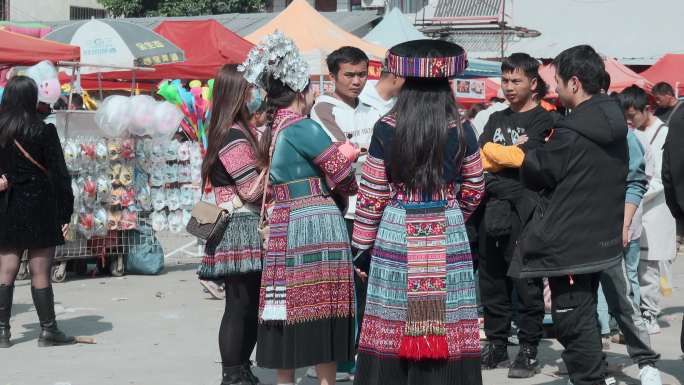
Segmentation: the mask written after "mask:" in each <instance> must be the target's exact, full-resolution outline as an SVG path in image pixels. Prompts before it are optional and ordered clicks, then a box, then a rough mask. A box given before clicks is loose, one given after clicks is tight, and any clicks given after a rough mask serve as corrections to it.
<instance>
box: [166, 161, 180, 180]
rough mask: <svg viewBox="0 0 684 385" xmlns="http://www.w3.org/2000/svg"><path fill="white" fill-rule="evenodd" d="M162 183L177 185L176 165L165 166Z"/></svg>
mask: <svg viewBox="0 0 684 385" xmlns="http://www.w3.org/2000/svg"><path fill="white" fill-rule="evenodd" d="M164 183H178V165H177V164H167V165H166V167H165V171H164Z"/></svg>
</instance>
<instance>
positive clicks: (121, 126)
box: [95, 95, 131, 154]
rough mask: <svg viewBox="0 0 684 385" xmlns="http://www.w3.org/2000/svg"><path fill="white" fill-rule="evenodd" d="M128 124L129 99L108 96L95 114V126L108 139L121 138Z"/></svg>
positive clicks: (129, 112) (129, 116) (129, 114)
mask: <svg viewBox="0 0 684 385" xmlns="http://www.w3.org/2000/svg"><path fill="white" fill-rule="evenodd" d="M130 123H131V104H130V99H129V98H127V97H125V96H121V95H112V96H108V97H107V98H105V100H104V101H103V102H102V105H101V106H100V108H99V109H98V110H97V113H95V124H97V126H98V127H99V128H100V130H101V131H102V133H103V134H104V135H105V136H107V137H109V138H118V137H121V136H123V135H124V134H125V133H126V130H127V129H128V127H129V126H130ZM110 154H111V152H110Z"/></svg>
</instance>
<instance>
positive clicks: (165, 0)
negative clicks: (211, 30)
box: [98, 0, 266, 17]
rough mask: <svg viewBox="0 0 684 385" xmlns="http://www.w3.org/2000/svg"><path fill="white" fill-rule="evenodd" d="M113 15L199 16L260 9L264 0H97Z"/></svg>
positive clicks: (263, 4) (257, 10)
mask: <svg viewBox="0 0 684 385" xmlns="http://www.w3.org/2000/svg"><path fill="white" fill-rule="evenodd" d="M98 1H99V2H100V4H102V5H103V6H104V7H105V9H107V10H108V11H109V12H110V13H111V14H112V15H113V16H124V17H140V16H199V15H216V14H221V13H245V12H259V11H262V10H263V8H264V6H265V5H266V0H98Z"/></svg>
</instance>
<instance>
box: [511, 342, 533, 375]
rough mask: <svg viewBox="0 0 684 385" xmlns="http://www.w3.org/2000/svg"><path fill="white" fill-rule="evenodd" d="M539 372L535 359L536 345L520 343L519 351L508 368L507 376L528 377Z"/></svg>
mask: <svg viewBox="0 0 684 385" xmlns="http://www.w3.org/2000/svg"><path fill="white" fill-rule="evenodd" d="M539 372H541V368H540V367H539V361H538V360H537V347H536V346H532V345H527V344H522V345H520V351H518V355H517V356H516V357H515V361H513V364H512V365H511V368H510V369H509V370H508V377H509V378H530V377H533V376H534V375H535V374H537V373H539Z"/></svg>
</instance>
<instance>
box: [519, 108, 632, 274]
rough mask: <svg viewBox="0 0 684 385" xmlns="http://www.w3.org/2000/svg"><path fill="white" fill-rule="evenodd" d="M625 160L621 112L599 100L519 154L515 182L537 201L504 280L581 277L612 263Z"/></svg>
mask: <svg viewBox="0 0 684 385" xmlns="http://www.w3.org/2000/svg"><path fill="white" fill-rule="evenodd" d="M628 154H629V152H628V147H627V123H626V122H625V118H624V116H623V114H622V110H621V109H620V107H619V106H618V104H617V103H616V102H615V100H614V99H612V98H610V97H608V96H605V95H596V96H594V97H592V98H591V99H589V100H587V101H585V102H584V103H582V104H580V105H579V106H578V107H577V108H575V110H574V111H573V112H572V113H571V114H570V115H568V116H567V117H565V118H564V119H562V120H560V121H559V122H558V123H557V124H556V128H555V130H554V133H553V135H552V136H551V138H550V139H549V141H548V143H546V144H545V145H544V146H542V147H539V148H536V149H533V150H530V151H529V152H527V154H526V155H525V161H524V162H523V166H522V168H521V177H522V181H523V183H524V184H525V185H526V186H527V187H528V188H530V189H532V190H536V191H540V195H539V201H538V203H537V207H536V208H535V211H534V214H533V215H532V218H531V219H530V221H529V222H528V223H527V224H526V226H525V228H524V230H523V232H522V234H521V236H520V239H519V241H518V244H517V245H516V249H515V252H514V255H513V261H512V263H511V268H510V270H509V275H511V276H513V277H520V278H531V277H553V276H562V275H571V274H587V273H593V272H598V271H602V270H605V269H606V268H609V267H611V266H613V265H615V264H616V263H618V262H619V261H620V259H621V258H622V223H623V215H624V206H625V184H626V180H627V172H628V159H629V155H628Z"/></svg>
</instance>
